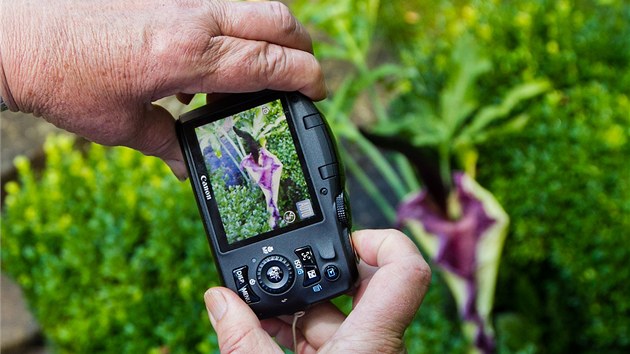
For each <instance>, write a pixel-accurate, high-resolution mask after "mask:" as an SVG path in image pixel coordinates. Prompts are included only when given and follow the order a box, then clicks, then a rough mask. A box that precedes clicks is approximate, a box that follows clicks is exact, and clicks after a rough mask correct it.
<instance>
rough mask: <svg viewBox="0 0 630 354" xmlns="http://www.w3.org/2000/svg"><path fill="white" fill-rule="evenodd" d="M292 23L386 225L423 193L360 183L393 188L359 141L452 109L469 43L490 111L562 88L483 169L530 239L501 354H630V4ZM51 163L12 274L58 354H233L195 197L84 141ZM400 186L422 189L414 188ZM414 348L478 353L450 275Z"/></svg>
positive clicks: (497, 142)
mask: <svg viewBox="0 0 630 354" xmlns="http://www.w3.org/2000/svg"><path fill="white" fill-rule="evenodd" d="M290 5H291V8H292V9H293V11H294V13H295V14H296V15H297V17H298V18H300V19H301V20H302V21H303V22H305V23H306V24H308V25H309V26H310V28H311V30H312V31H313V37H314V39H315V42H316V53H317V54H318V55H319V57H320V59H322V60H323V65H324V68H325V70H326V71H327V76H328V79H329V84H330V85H331V86H332V87H333V95H332V96H331V97H330V98H329V99H328V100H327V101H325V102H323V103H322V104H321V105H320V107H321V108H322V110H323V111H324V113H325V114H326V115H327V117H328V119H329V120H330V122H331V125H332V127H333V130H334V131H335V133H336V135H337V136H338V137H341V138H342V144H343V145H342V146H345V147H346V148H345V149H344V151H343V153H344V160H345V162H346V167H347V168H348V170H349V172H350V177H351V178H350V185H349V188H350V189H351V192H352V196H358V195H359V194H367V195H370V196H371V197H372V199H373V200H374V201H375V202H374V204H371V205H370V204H368V203H361V204H358V205H354V209H355V211H356V214H360V215H361V214H364V213H365V211H362V209H361V207H363V208H369V210H370V213H369V214H371V215H373V217H372V219H376V218H377V213H379V211H378V210H381V212H382V213H383V216H384V220H390V221H392V219H393V215H394V214H393V213H394V211H395V206H396V203H397V201H398V200H399V199H400V198H399V192H400V194H401V195H403V194H404V192H405V188H402V187H403V186H396V185H392V184H391V183H387V181H388V178H387V177H385V178H380V177H377V178H376V177H373V178H372V180H373V181H377V182H382V183H378V184H377V185H374V186H372V187H373V188H374V190H372V191H370V190H369V188H370V187H369V184H365V183H362V182H361V181H362V178H365V177H364V176H361V175H360V174H358V173H354V172H353V171H356V170H357V168H358V167H359V166H358V162H361V165H360V167H362V169H363V170H365V171H377V172H379V168H378V164H376V165H372V160H369V159H367V160H366V159H365V156H364V155H365V153H364V152H365V151H372V150H370V149H372V148H371V147H370V145H369V144H368V143H366V142H365V141H363V140H361V138H360V135H359V133H358V129H357V128H356V127H357V126H362V127H368V128H369V127H370V126H371V124H374V122H375V121H377V120H378V117H377V116H378V115H383V116H388V117H390V119H396V116H395V115H393V116H392V112H414V109H415V108H414V107H415V105H414V102H415V101H417V100H423V101H426V102H439V100H440V95H441V92H443V88H444V87H445V85H446V84H447V82H448V80H449V77H450V75H452V74H453V72H454V66H453V65H452V63H451V62H450V59H449V58H451V57H452V52H453V48H454V46H455V43H456V42H457V39H458V38H460V37H462V36H463V35H466V36H470V37H471V38H472V39H473V40H474V42H475V43H476V44H477V45H478V46H479V48H480V51H481V53H482V54H483V55H484V56H485V57H486V58H487V59H488V60H489V62H490V63H491V67H492V70H490V71H489V72H487V73H485V74H484V75H483V76H481V77H480V79H479V81H478V82H477V83H476V86H475V93H476V97H477V99H478V100H479V101H480V103H481V104H483V105H488V104H493V103H496V102H498V100H499V99H500V98H501V97H503V95H504V94H505V93H506V92H507V91H509V89H510V88H512V87H514V86H515V85H518V84H520V83H523V82H530V81H531V80H535V79H538V78H544V79H547V80H549V82H550V83H551V85H552V89H551V90H549V91H548V92H546V93H545V94H544V95H542V96H541V97H539V98H537V99H535V100H533V101H528V102H527V103H523V104H521V105H520V106H519V107H517V109H516V110H517V111H518V112H521V113H526V114H527V116H528V117H529V118H528V120H527V122H526V124H522V125H519V126H518V127H517V128H518V129H505V130H502V129H498V130H494V131H493V133H492V135H491V138H489V139H486V140H485V141H484V142H483V143H482V144H480V145H478V146H477V147H476V149H475V150H474V151H473V153H472V154H470V155H468V156H467V159H472V160H474V162H475V164H476V173H477V176H476V178H477V180H478V181H479V182H480V183H481V184H482V185H483V186H485V187H486V188H487V189H488V190H490V191H491V192H492V193H493V194H494V195H495V197H496V198H497V199H498V200H499V202H500V203H501V204H502V205H503V207H504V208H505V210H506V211H507V213H508V214H509V216H510V219H511V228H510V233H509V235H508V238H507V240H506V243H505V248H504V253H503V260H502V263H501V268H500V271H499V279H498V284H497V292H496V301H495V308H494V322H495V329H496V332H497V339H498V351H499V352H501V353H566V352H576V353H598V352H606V353H626V352H628V350H630V300H629V297H628V294H630V285H629V282H628V279H630V268H629V267H628V266H627V259H628V258H629V257H630V254H629V253H630V232H629V230H630V216H629V215H630V164H628V156H630V142H629V139H630V4H628V2H627V1H621V0H617V1H616V0H601V1H595V0H591V1H586V0H580V1H567V0H560V1H545V0H533V1H525V0H515V1H509V2H501V1H470V0H468V1H464V0H458V1H445V0H438V1H420V0H410V1H405V2H402V1H392V2H378V1H374V0H356V1H348V0H335V1H332V0H322V1H319V2H310V1H306V0H303V1H292V2H291V3H290ZM464 60H465V58H464ZM344 79H346V80H344ZM418 114H421V112H418ZM348 122H350V123H348ZM499 123H502V122H499ZM491 128H496V127H495V126H492V127H491ZM46 153H47V165H46V167H45V168H44V169H43V170H41V171H39V170H38V171H34V170H33V169H32V168H30V167H29V164H28V162H27V161H25V160H23V159H20V160H17V161H16V165H17V168H18V171H19V180H18V181H17V182H10V183H9V184H7V185H6V187H5V188H6V190H7V191H8V193H9V195H8V197H7V198H6V200H5V206H4V208H3V214H2V268H3V270H4V271H7V272H9V273H10V274H11V275H12V276H13V277H14V278H15V279H16V280H17V281H18V282H19V283H20V285H21V286H22V287H23V288H24V291H25V294H26V296H27V298H28V301H29V304H30V306H31V308H32V309H33V311H34V313H35V315H36V317H37V318H38V320H39V322H40V323H41V325H42V328H43V331H44V333H45V335H46V337H47V338H48V340H49V341H50V343H51V345H52V347H53V348H54V349H55V350H56V351H58V352H62V353H64V352H67V353H77V352H134V353H135V352H154V353H163V352H166V351H168V352H175V353H178V352H182V353H184V352H215V351H217V347H216V338H215V337H214V335H213V332H212V330H211V328H210V326H209V324H208V321H207V317H206V314H205V309H204V307H203V302H202V299H201V294H203V291H204V290H205V289H206V288H207V287H208V286H211V285H214V284H216V282H217V281H218V277H217V276H216V272H215V270H214V268H213V266H212V265H211V263H212V262H211V260H210V252H209V250H208V248H207V244H206V241H205V239H204V237H203V235H204V233H203V230H202V228H201V225H200V223H199V219H198V217H197V211H196V207H195V205H194V201H193V199H192V193H191V191H190V188H189V187H188V186H187V184H185V183H179V182H177V181H176V180H175V178H174V177H172V176H171V175H170V172H168V171H167V169H166V168H165V167H164V166H163V165H162V163H161V162H159V161H156V160H155V159H152V158H147V157H143V156H140V155H139V154H137V153H135V152H132V151H130V150H127V149H123V148H116V149H106V148H102V147H99V146H90V147H89V148H87V151H85V152H83V151H79V150H78V149H76V148H74V147H73V143H72V141H69V140H67V138H52V139H51V140H49V142H48V143H47V145H46ZM384 158H385V159H386V161H385V162H387V161H393V162H400V161H401V158H400V156H397V155H395V154H389V153H386V154H384ZM453 164H454V166H457V165H458V164H462V165H463V164H464V163H461V162H457V161H453ZM353 166H354V167H355V168H353ZM374 166H376V167H374ZM397 166H403V167H404V163H402V164H399V165H397ZM388 173H391V174H393V175H392V177H396V176H405V175H408V174H406V172H405V169H404V168H398V169H396V170H393V171H389V172H388ZM368 178H369V177H368ZM392 180H394V178H392ZM405 180H406V181H408V182H409V183H408V184H407V185H408V187H409V188H408V189H412V188H413V187H414V182H413V181H410V180H408V179H405ZM416 183H417V182H416ZM366 186H367V187H366ZM392 191H393V192H392ZM371 192H375V193H371ZM379 194H380V195H381V197H380V198H379V197H378V196H379ZM351 200H352V198H351ZM365 224H368V225H372V224H370V221H368V222H366V223H365ZM358 226H360V225H358ZM410 290H411V291H413V289H412V288H410ZM338 303H339V304H340V306H342V307H347V305H348V304H347V301H346V300H344V299H342V300H340V301H338ZM405 338H406V342H407V345H408V350H409V352H410V353H436V352H438V353H440V352H444V353H464V352H466V351H467V350H468V348H469V347H468V343H466V340H465V339H464V337H463V336H462V335H461V331H460V323H459V319H458V316H457V309H456V308H455V305H454V302H453V300H452V298H451V295H450V293H449V292H448V291H447V289H446V287H445V285H444V283H443V281H442V280H441V277H440V274H439V273H437V272H436V273H435V274H434V279H433V284H432V287H431V289H430V291H429V293H428V295H427V297H426V299H425V302H424V304H423V306H422V308H421V310H420V311H419V312H418V314H417V316H416V319H415V320H414V322H413V323H412V325H411V326H410V327H409V329H408V330H407V333H406V336H405Z"/></svg>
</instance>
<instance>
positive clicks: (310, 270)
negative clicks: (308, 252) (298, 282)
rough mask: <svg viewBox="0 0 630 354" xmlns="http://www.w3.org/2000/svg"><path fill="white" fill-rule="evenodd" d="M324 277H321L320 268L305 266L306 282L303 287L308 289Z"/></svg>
mask: <svg viewBox="0 0 630 354" xmlns="http://www.w3.org/2000/svg"><path fill="white" fill-rule="evenodd" d="M321 278H322V277H321V276H320V275H319V268H317V266H315V265H309V266H304V282H303V283H302V286H304V287H307V286H309V285H313V284H315V283H317V282H318V281H319V280H320V279H321Z"/></svg>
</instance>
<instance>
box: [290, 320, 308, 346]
mask: <svg viewBox="0 0 630 354" xmlns="http://www.w3.org/2000/svg"><path fill="white" fill-rule="evenodd" d="M305 313H306V312H304V311H298V312H296V313H294V314H293V325H292V326H291V331H292V332H293V352H294V353H297V328H296V327H297V321H298V319H299V318H300V317H302V316H304V314H305Z"/></svg>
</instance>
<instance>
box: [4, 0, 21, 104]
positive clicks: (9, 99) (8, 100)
mask: <svg viewBox="0 0 630 354" xmlns="http://www.w3.org/2000/svg"><path fill="white" fill-rule="evenodd" d="M4 5H5V4H4V2H3V3H2V6H1V7H2V8H3V9H2V17H3V21H1V22H0V24H1V27H0V33H2V35H0V100H1V101H2V103H3V106H4V107H2V110H3V111H4V110H5V109H9V110H11V111H17V110H18V107H17V105H16V103H15V99H14V98H13V95H12V93H11V89H10V88H9V82H8V80H7V75H6V71H5V69H6V65H7V58H8V55H9V54H10V51H11V49H10V42H11V40H10V39H9V38H8V37H11V36H12V35H13V34H12V32H11V31H10V29H9V28H10V27H11V24H10V22H11V20H10V19H9V18H8V17H9V16H6V14H7V12H6V11H5V10H6V9H4Z"/></svg>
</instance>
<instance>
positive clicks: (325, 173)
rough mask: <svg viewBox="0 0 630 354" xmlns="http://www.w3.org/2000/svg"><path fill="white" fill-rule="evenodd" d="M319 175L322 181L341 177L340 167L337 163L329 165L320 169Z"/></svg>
mask: <svg viewBox="0 0 630 354" xmlns="http://www.w3.org/2000/svg"><path fill="white" fill-rule="evenodd" d="M319 175H320V176H321V177H322V179H329V178H332V177H335V176H337V175H339V165H337V163H336V162H335V163H331V164H328V165H324V166H320V167H319Z"/></svg>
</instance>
